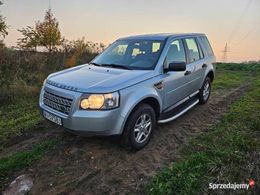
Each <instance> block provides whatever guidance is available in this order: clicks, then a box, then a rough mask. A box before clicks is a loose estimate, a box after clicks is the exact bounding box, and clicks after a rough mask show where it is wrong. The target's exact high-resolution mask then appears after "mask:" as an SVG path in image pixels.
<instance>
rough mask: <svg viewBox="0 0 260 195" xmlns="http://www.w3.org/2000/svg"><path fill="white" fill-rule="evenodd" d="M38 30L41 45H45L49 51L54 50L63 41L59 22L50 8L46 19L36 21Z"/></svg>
mask: <svg viewBox="0 0 260 195" xmlns="http://www.w3.org/2000/svg"><path fill="white" fill-rule="evenodd" d="M36 32H37V34H38V36H39V37H38V39H39V46H43V47H45V48H46V49H47V50H48V51H49V52H52V51H54V50H55V49H56V47H57V46H59V45H61V44H62V42H63V38H62V37H61V32H60V29H59V22H58V21H57V19H56V18H54V16H53V14H52V13H51V10H50V9H49V10H48V11H47V12H46V13H45V17H44V21H43V22H37V23H36Z"/></svg>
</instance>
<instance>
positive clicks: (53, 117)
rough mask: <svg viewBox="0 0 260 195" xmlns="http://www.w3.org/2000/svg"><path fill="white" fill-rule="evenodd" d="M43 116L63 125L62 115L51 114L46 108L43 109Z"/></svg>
mask: <svg viewBox="0 0 260 195" xmlns="http://www.w3.org/2000/svg"><path fill="white" fill-rule="evenodd" d="M43 116H44V118H46V119H48V120H50V121H52V122H54V123H56V124H58V125H61V126H62V120H61V118H60V117H58V116H55V115H54V114H51V113H49V112H46V111H45V110H44V111H43Z"/></svg>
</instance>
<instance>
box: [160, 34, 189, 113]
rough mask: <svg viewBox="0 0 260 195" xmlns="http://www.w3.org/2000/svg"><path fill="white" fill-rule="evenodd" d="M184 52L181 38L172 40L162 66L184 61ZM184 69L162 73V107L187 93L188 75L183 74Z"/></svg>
mask: <svg viewBox="0 0 260 195" xmlns="http://www.w3.org/2000/svg"><path fill="white" fill-rule="evenodd" d="M186 59H187V58H186V53H185V48H184V44H183V41H182V40H181V39H177V40H173V41H172V43H171V44H170V46H169V48H168V51H167V54H166V57H165V61H164V66H165V67H168V65H169V64H170V63H171V62H174V61H177V62H185V63H186ZM185 72H186V71H167V72H165V73H164V79H163V83H164V92H165V95H164V104H163V107H164V109H167V108H169V107H171V106H172V105H174V104H176V103H177V102H179V101H181V100H182V99H184V98H185V97H187V96H188V95H189V91H188V85H187V83H188V82H189V75H187V76H185Z"/></svg>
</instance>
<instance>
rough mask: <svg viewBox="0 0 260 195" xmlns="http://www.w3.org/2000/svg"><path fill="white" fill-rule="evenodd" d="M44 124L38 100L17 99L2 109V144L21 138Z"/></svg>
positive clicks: (0, 133)
mask: <svg viewBox="0 0 260 195" xmlns="http://www.w3.org/2000/svg"><path fill="white" fill-rule="evenodd" d="M40 122H42V117H41V116H40V112H39V110H38V103H37V99H36V98H33V97H31V98H27V99H23V98H20V99H16V100H15V101H14V102H13V103H11V104H7V105H4V106H1V107H0V143H3V142H5V141H6V140H7V139H8V138H10V137H14V136H19V135H21V134H22V132H23V131H27V130H30V129H33V128H34V127H36V126H37V125H38V124H39V123H40Z"/></svg>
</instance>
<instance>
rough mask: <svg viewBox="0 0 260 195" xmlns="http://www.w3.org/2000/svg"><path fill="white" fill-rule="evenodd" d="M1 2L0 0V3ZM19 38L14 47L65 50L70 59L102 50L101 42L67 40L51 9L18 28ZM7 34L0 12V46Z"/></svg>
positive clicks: (32, 49)
mask: <svg viewBox="0 0 260 195" xmlns="http://www.w3.org/2000/svg"><path fill="white" fill-rule="evenodd" d="M2 4H3V3H2V2H1V1H0V5H2ZM18 31H19V32H20V33H21V38H18V41H17V46H16V48H17V49H19V50H24V51H47V52H49V53H52V52H66V53H70V54H72V59H70V60H71V61H73V59H75V58H77V57H78V56H79V55H81V54H83V53H100V52H102V51H103V50H104V48H105V45H104V44H103V43H94V42H91V41H86V40H85V38H84V37H83V38H80V39H77V40H73V41H69V40H67V39H66V38H65V37H63V36H62V33H61V30H60V27H59V22H58V20H57V19H56V18H55V17H54V15H53V13H52V11H51V9H49V10H47V11H46V12H45V16H44V19H43V20H42V21H37V22H35V24H34V25H31V26H29V25H28V26H26V27H24V28H22V29H18ZM7 35H8V25H7V24H6V18H5V17H4V16H2V15H1V14H0V47H2V48H3V47H5V45H4V38H5V37H6V36H7Z"/></svg>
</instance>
